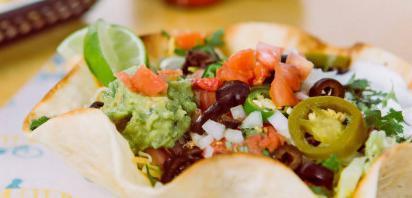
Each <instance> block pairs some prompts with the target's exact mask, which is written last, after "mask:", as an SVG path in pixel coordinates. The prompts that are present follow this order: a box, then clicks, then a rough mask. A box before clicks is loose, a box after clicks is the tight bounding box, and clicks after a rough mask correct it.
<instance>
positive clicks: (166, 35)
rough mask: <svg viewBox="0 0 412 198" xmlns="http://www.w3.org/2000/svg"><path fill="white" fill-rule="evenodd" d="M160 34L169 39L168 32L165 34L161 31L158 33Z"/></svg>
mask: <svg viewBox="0 0 412 198" xmlns="http://www.w3.org/2000/svg"><path fill="white" fill-rule="evenodd" d="M160 34H161V35H162V36H163V37H165V38H167V39H170V34H169V33H168V32H166V30H162V31H161V32H160Z"/></svg>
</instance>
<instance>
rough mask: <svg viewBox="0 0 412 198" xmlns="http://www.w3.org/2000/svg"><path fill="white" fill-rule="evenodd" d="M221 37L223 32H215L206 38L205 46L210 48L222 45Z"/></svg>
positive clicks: (221, 30)
mask: <svg viewBox="0 0 412 198" xmlns="http://www.w3.org/2000/svg"><path fill="white" fill-rule="evenodd" d="M223 35H224V31H223V29H220V30H217V31H216V32H214V33H213V34H211V35H210V36H208V37H207V38H206V40H205V41H206V44H207V45H209V46H212V47H217V46H221V45H223Z"/></svg>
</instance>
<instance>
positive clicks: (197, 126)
mask: <svg viewBox="0 0 412 198" xmlns="http://www.w3.org/2000/svg"><path fill="white" fill-rule="evenodd" d="M249 92H250V87H249V85H248V84H246V83H244V82H241V81H228V82H226V83H225V84H224V85H223V86H222V87H220V88H219V89H218V90H217V91H216V103H214V104H213V105H211V106H210V107H208V108H207V109H206V110H205V111H204V112H203V114H202V115H201V116H199V117H198V118H197V119H196V121H195V122H194V123H193V124H192V127H191V130H192V131H193V132H197V133H199V134H202V133H203V132H204V131H203V129H202V125H203V124H204V123H205V122H206V121H207V120H209V119H211V120H217V119H218V118H219V117H220V116H221V115H223V114H225V113H227V112H229V110H230V108H232V107H234V106H237V105H240V104H243V103H244V102H245V100H246V97H247V96H248V95H249Z"/></svg>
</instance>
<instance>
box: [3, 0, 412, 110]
mask: <svg viewBox="0 0 412 198" xmlns="http://www.w3.org/2000/svg"><path fill="white" fill-rule="evenodd" d="M0 6H1V5H0ZM411 10H412V1H406V0H393V1H388V0H363V1H358V0H345V1H340V0H328V1H319V0H317V1H314V0H223V1H222V2H220V3H218V4H216V5H214V6H211V7H206V8H198V9H182V8H177V7H172V6H169V5H166V4H165V3H164V2H163V0H116V1H114V0H100V1H99V2H98V3H97V4H96V6H95V7H94V8H93V9H92V10H91V11H90V12H89V13H88V14H87V15H86V16H84V17H83V18H82V19H80V20H76V21H72V22H69V23H67V24H65V25H62V26H58V27H55V28H53V29H50V30H48V31H45V32H43V33H41V34H38V35H35V36H32V37H30V38H27V39H24V40H21V41H19V42H17V43H15V44H12V45H8V46H6V47H3V48H0V82H1V83H0V106H2V105H4V104H6V103H7V101H8V100H9V99H10V98H11V97H12V96H13V95H14V94H15V93H16V92H17V91H18V90H19V89H20V88H21V87H22V86H23V85H24V84H25V83H26V82H27V81H28V80H29V79H30V78H31V77H32V76H33V75H35V74H36V72H37V71H38V70H39V69H40V67H42V65H43V64H44V63H45V62H47V61H48V60H49V59H50V57H51V56H52V55H53V54H54V53H55V49H56V47H57V46H58V44H59V43H60V42H61V41H62V40H63V39H64V38H65V37H66V36H67V35H69V34H70V33H71V32H73V31H74V30H76V29H79V28H81V27H83V26H85V24H87V23H89V22H93V21H95V20H96V19H98V18H104V19H106V20H108V21H110V22H113V23H119V24H123V25H126V26H128V27H130V28H132V29H133V30H135V31H136V32H137V33H139V34H140V33H150V32H157V31H159V30H162V29H164V30H168V29H193V30H200V31H208V30H212V29H215V28H219V27H224V26H227V25H229V24H232V23H235V22H241V21H270V22H278V23H284V24H290V25H295V26H298V27H301V28H303V29H304V30H306V31H308V32H311V33H313V34H314V35H316V36H318V37H319V38H321V39H322V40H325V41H327V42H329V43H331V44H334V45H339V46H349V45H352V44H353V43H355V42H359V41H362V42H366V43H370V44H373V45H376V46H379V47H382V48H385V49H387V50H389V51H392V52H394V53H395V54H398V55H399V56H400V57H402V58H404V59H405V60H407V61H410V62H412V45H411V43H412V37H411V36H410V35H412V22H411V21H412V12H411Z"/></svg>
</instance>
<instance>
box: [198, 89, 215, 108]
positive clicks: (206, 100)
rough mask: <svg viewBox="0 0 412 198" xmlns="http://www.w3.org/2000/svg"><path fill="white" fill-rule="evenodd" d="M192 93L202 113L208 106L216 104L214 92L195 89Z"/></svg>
mask: <svg viewBox="0 0 412 198" xmlns="http://www.w3.org/2000/svg"><path fill="white" fill-rule="evenodd" d="M194 92H195V96H196V101H197V104H199V107H200V109H201V110H202V111H205V110H206V109H207V108H208V107H209V106H211V105H213V104H214V103H216V92H214V91H206V90H202V89H195V90H194Z"/></svg>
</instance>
